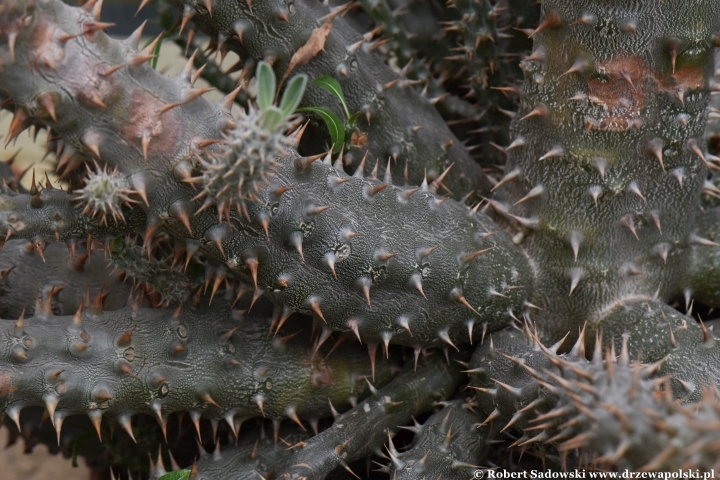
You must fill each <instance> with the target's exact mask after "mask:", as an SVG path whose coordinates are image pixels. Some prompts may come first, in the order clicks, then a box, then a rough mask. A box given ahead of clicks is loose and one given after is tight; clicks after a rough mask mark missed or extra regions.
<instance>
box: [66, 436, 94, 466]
mask: <svg viewBox="0 0 720 480" xmlns="http://www.w3.org/2000/svg"><path fill="white" fill-rule="evenodd" d="M94 436H95V433H86V434H84V435H80V436H79V437H78V438H76V439H75V441H74V442H73V446H72V456H71V458H72V466H73V467H75V468H77V466H78V462H77V456H78V452H79V451H80V447H81V446H82V444H83V443H85V440H87V439H88V438H90V437H94Z"/></svg>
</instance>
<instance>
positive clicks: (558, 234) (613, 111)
mask: <svg viewBox="0 0 720 480" xmlns="http://www.w3.org/2000/svg"><path fill="white" fill-rule="evenodd" d="M543 13H544V17H543V21H542V23H541V24H540V26H539V27H538V29H537V30H536V31H535V33H534V38H535V50H534V53H533V54H532V55H531V56H530V57H529V58H527V59H525V61H524V62H523V63H522V67H523V69H524V70H525V79H526V82H525V88H524V94H523V102H522V107H521V110H520V113H519V114H518V116H517V118H516V119H515V121H514V123H513V127H512V136H513V142H512V144H511V146H512V147H513V148H512V149H510V152H511V153H510V159H509V163H508V166H507V168H506V176H505V177H504V179H503V182H502V185H500V186H499V187H498V188H497V189H496V200H497V201H496V202H495V203H493V206H494V207H495V208H496V210H497V211H498V212H499V214H500V215H502V216H504V217H505V218H506V219H507V221H508V222H509V223H510V224H511V225H512V226H514V228H516V229H517V230H518V231H519V232H523V234H524V235H525V237H526V239H525V242H524V244H523V246H524V248H525V250H526V251H527V252H528V254H529V256H530V257H531V258H533V260H534V262H535V263H536V265H537V266H538V286H539V288H538V290H537V292H536V297H535V299H534V301H533V303H535V304H536V305H538V306H540V307H541V308H543V310H542V311H540V312H539V313H538V314H536V315H535V319H536V320H537V321H538V326H539V328H540V329H541V332H542V334H543V338H544V339H545V340H548V341H549V340H552V341H556V340H558V339H559V338H561V337H562V336H563V335H564V334H565V332H567V331H568V330H571V331H577V329H578V327H579V326H580V324H581V323H582V322H583V321H584V320H585V319H588V318H594V317H596V316H597V315H598V314H599V312H601V311H602V310H603V309H606V308H608V307H609V306H610V305H612V304H613V303H614V302H618V301H622V300H623V298H631V297H633V296H636V295H638V296H644V297H647V298H651V297H653V296H657V297H658V298H660V299H662V300H668V299H669V298H671V297H672V296H674V295H676V294H677V293H679V291H680V290H681V289H682V280H683V278H684V273H685V271H686V268H687V265H688V262H687V261H686V258H687V254H688V253H689V249H690V246H691V244H693V243H696V242H697V241H702V240H698V239H696V238H694V237H693V236H691V235H689V232H690V231H691V229H692V226H693V222H694V219H695V215H696V211H697V199H698V195H699V192H700V189H701V187H702V184H703V182H704V179H705V176H706V173H707V167H706V158H705V154H704V148H703V142H702V136H703V134H704V128H705V109H706V107H707V104H708V99H709V91H708V82H707V80H708V78H709V77H710V76H711V74H712V67H713V55H712V52H713V49H712V42H713V34H714V33H715V32H716V31H717V30H718V29H720V11H719V10H718V9H717V8H714V4H713V3H712V2H710V1H706V0H695V1H690V2H686V3H683V4H676V3H673V4H672V5H670V4H668V3H666V2H663V1H654V2H624V3H622V4H621V3H619V2H617V1H614V0H594V1H581V2H572V3H568V2H559V1H554V0H548V1H546V2H544V4H543Z"/></svg>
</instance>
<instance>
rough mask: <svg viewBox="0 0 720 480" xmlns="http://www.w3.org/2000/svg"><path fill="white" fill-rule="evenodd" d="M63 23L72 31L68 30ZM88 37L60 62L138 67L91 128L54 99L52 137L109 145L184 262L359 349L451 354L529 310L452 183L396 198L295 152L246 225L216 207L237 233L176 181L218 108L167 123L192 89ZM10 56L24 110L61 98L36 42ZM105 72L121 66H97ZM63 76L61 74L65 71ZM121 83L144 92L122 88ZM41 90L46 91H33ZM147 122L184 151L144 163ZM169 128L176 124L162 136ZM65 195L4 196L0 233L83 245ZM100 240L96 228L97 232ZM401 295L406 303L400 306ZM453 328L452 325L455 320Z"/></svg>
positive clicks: (182, 109)
mask: <svg viewBox="0 0 720 480" xmlns="http://www.w3.org/2000/svg"><path fill="white" fill-rule="evenodd" d="M47 5H49V6H52V5H55V4H54V3H52V2H49V3H48V4H47ZM43 8H47V9H49V8H50V7H48V6H44V7H43ZM52 8H57V9H58V12H55V13H54V15H56V16H59V17H61V18H63V19H65V17H72V16H73V15H74V16H75V17H77V16H81V17H82V15H85V14H84V13H78V12H82V10H79V9H72V8H71V7H66V6H62V7H59V6H55V7H52ZM43 12H44V10H43V11H42V12H40V11H39V12H36V14H35V15H33V19H34V20H33V22H35V23H31V25H37V24H39V23H40V22H41V21H44V20H42V19H43V18H45V16H44V15H47V16H48V18H49V19H48V20H47V21H54V20H52V17H50V14H49V13H47V14H46V13H43ZM219 17H221V16H220V15H218V18H219ZM75 21H77V19H76V20H75ZM64 22H65V23H70V22H71V19H65V20H64ZM6 23H8V24H9V25H15V24H16V23H13V22H6ZM71 27H73V28H78V27H76V26H75V25H67V26H66V28H67V29H68V30H72V28H71ZM83 28H84V27H83ZM40 30H41V29H40V27H39V26H36V28H30V27H26V28H24V29H23V30H22V31H21V36H23V35H28V36H32V35H39V32H40ZM33 32H35V33H33ZM93 35H95V36H93V37H92V38H93V39H94V40H95V43H92V42H90V41H86V40H85V39H84V37H82V36H80V37H78V38H77V39H73V40H70V41H68V42H67V43H66V44H65V48H66V49H70V47H71V46H72V47H73V48H75V47H77V50H76V51H75V50H72V51H71V52H67V53H66V56H65V57H63V58H65V59H67V57H68V55H71V54H72V55H75V56H76V57H78V59H79V60H82V59H84V58H85V56H88V55H89V54H88V53H87V50H88V49H90V50H91V51H92V52H93V53H96V54H97V56H95V55H93V56H92V58H93V59H96V60H94V61H96V62H97V61H98V60H97V58H100V59H103V58H106V57H109V58H112V57H113V56H122V58H123V60H126V61H130V64H129V65H128V66H125V67H122V68H121V69H119V70H117V71H115V72H114V73H112V74H111V75H110V76H109V78H112V79H114V80H113V81H114V82H117V89H118V91H117V92H115V93H114V94H113V96H112V97H111V98H110V97H109V98H107V99H106V100H107V101H108V102H110V99H112V100H114V103H113V102H110V103H109V104H108V108H107V109H104V108H101V107H98V106H96V105H95V106H93V107H92V108H91V107H87V108H88V109H90V110H92V115H88V117H89V118H88V119H87V122H86V123H83V121H84V120H85V117H83V116H82V115H81V114H83V112H84V110H83V109H84V108H86V107H82V108H76V107H74V105H75V104H79V102H76V101H74V100H72V99H69V98H68V99H64V97H62V96H61V97H60V98H59V99H58V100H57V101H56V111H55V113H56V117H57V121H55V120H53V119H50V123H51V124H52V125H53V129H57V130H58V132H60V133H61V134H62V135H63V136H68V137H70V138H75V136H76V135H77V134H78V131H79V132H83V131H84V132H85V133H83V138H84V139H86V140H87V138H89V137H88V132H94V131H102V137H103V141H102V142H101V143H100V145H99V148H100V153H101V156H102V158H103V159H105V160H106V161H107V162H108V163H109V164H112V165H116V166H118V168H120V169H121V170H122V171H123V172H125V173H126V174H128V175H129V183H130V184H132V185H133V188H134V189H135V190H136V191H139V192H140V191H141V192H143V193H142V195H141V196H146V197H147V199H148V204H149V207H147V208H146V211H145V212H143V213H144V215H145V216H146V217H147V222H146V225H147V230H148V235H151V234H152V232H154V230H155V229H156V228H158V227H162V228H165V229H166V230H168V231H169V232H170V233H171V235H172V236H173V238H174V240H175V241H176V243H177V244H178V245H180V246H184V247H185V248H186V249H187V253H188V255H192V254H193V253H194V252H195V251H197V250H198V249H199V248H201V247H202V248H203V252H204V253H205V254H206V255H207V256H208V257H209V258H210V259H212V260H214V261H217V262H220V261H222V260H225V262H226V263H227V265H228V267H230V268H231V269H232V270H234V271H236V272H237V273H239V274H240V275H241V278H242V279H243V280H244V281H245V283H246V284H248V285H253V286H254V287H255V288H256V291H257V292H258V293H257V294H258V295H259V294H260V293H261V292H263V291H266V292H268V293H270V294H271V295H272V296H273V298H274V300H275V301H276V303H277V304H279V305H280V306H282V307H283V308H284V310H285V313H284V314H283V317H287V316H288V315H289V314H290V313H291V312H292V311H302V312H305V313H309V314H314V315H315V316H316V317H318V318H320V319H321V320H323V321H324V322H327V324H328V325H327V326H328V328H331V329H334V330H346V331H351V330H352V331H354V332H356V335H357V336H358V337H360V338H362V340H363V341H368V342H373V343H375V344H377V343H380V342H383V343H385V345H387V344H388V343H390V342H391V341H392V342H393V343H401V344H405V345H412V346H418V347H421V346H429V345H446V344H450V345H454V344H455V343H460V342H466V341H472V340H473V339H474V338H479V337H480V336H481V335H482V334H483V332H485V331H487V330H488V329H489V330H494V329H497V328H501V327H502V326H504V325H506V324H507V323H508V322H509V321H512V319H513V318H519V316H520V315H521V314H522V312H523V311H524V309H525V305H524V302H525V300H526V299H527V298H528V296H529V295H530V290H531V288H532V278H533V275H532V272H531V270H530V267H529V265H528V262H527V259H526V258H525V257H524V256H523V255H522V253H521V252H520V250H518V249H517V247H515V246H514V245H513V244H512V242H511V241H510V238H509V237H507V236H506V235H505V234H504V233H503V232H502V231H499V229H498V228H496V226H495V225H494V224H493V223H492V222H491V221H490V219H489V218H488V217H486V216H485V215H483V214H481V213H476V212H474V211H470V210H469V209H468V208H466V207H465V206H463V205H462V204H460V203H457V202H455V201H453V200H448V199H444V198H442V197H439V196H438V195H436V194H435V193H434V192H435V191H436V190H437V189H438V188H441V186H440V185H441V184H444V182H445V180H444V179H437V182H435V183H433V184H432V185H430V186H428V185H427V183H424V184H423V186H422V187H421V188H420V189H409V188H398V187H394V186H391V185H390V184H391V183H392V177H391V175H390V174H388V175H386V176H385V179H384V180H385V181H384V182H379V181H377V180H374V179H363V178H359V177H349V176H347V175H346V174H345V173H344V172H342V168H333V167H331V166H330V165H325V164H320V162H316V163H311V161H310V160H309V159H304V158H301V157H298V156H297V154H295V153H293V152H289V153H288V154H287V155H286V156H285V157H284V158H278V159H276V160H275V163H276V164H277V165H276V172H275V174H274V175H270V178H269V179H268V182H269V184H270V185H268V186H265V187H263V188H261V189H260V191H258V192H257V193H256V197H257V198H258V201H257V202H254V203H251V204H248V206H247V211H248V215H247V216H244V215H243V216H241V215H240V214H239V213H238V212H234V211H233V212H230V209H229V207H228V206H227V205H223V204H222V203H221V204H220V205H218V210H219V211H220V214H224V215H225V217H226V220H228V224H222V223H218V222H217V219H216V218H217V217H216V216H215V215H216V213H215V212H213V208H212V200H210V201H209V202H210V203H206V204H203V205H201V204H200V201H199V200H193V198H192V190H191V187H190V186H185V185H179V184H178V183H177V182H175V181H174V180H171V179H170V178H169V177H170V176H171V173H170V169H171V168H173V167H174V172H176V173H178V172H180V173H178V175H179V176H180V177H181V178H182V174H183V172H184V174H185V175H186V177H185V179H186V180H189V172H190V171H192V165H190V164H189V160H188V158H187V157H188V156H189V155H190V154H191V153H192V151H193V150H192V148H191V147H190V146H192V145H193V138H195V139H197V138H196V136H193V132H194V131H196V130H197V129H195V128H194V126H193V125H190V121H189V118H190V115H195V116H196V117H197V118H202V119H205V120H207V121H205V122H204V123H203V125H201V129H205V130H212V128H211V126H213V125H214V126H215V128H216V130H215V131H213V132H209V133H212V134H213V135H215V134H219V133H218V131H217V129H219V128H220V126H221V125H222V124H223V123H224V120H225V117H224V116H223V115H222V113H221V112H222V109H221V108H219V107H218V108H214V107H212V106H210V105H209V104H207V103H206V102H204V100H202V99H199V98H198V99H194V100H192V101H190V102H189V103H187V104H184V105H180V106H178V107H175V108H171V109H170V110H168V111H166V112H165V113H159V112H160V111H161V110H163V108H164V106H165V104H164V103H163V102H160V101H159V100H157V98H158V97H160V98H163V95H165V96H174V95H180V96H182V94H181V93H179V92H182V91H184V90H182V89H181V88H180V87H178V83H180V84H183V85H184V83H183V82H185V80H182V78H181V80H180V81H179V82H175V81H172V80H169V79H166V78H164V77H161V76H160V75H158V74H157V73H155V72H154V71H152V70H151V69H149V67H146V66H145V67H134V66H132V61H133V60H132V59H134V58H136V57H137V56H138V55H141V54H139V53H132V52H131V51H130V50H129V49H128V48H127V47H124V46H121V45H120V44H118V43H117V42H115V41H113V40H110V39H107V38H106V37H104V36H102V34H101V33H99V32H93ZM58 41H59V40H58ZM21 46H22V47H21ZM15 50H16V52H15V53H16V56H17V57H18V60H17V61H16V62H14V63H11V65H10V66H7V67H6V68H5V69H4V71H3V72H2V73H1V74H0V82H5V83H7V84H8V87H6V88H9V87H10V86H11V87H12V88H13V89H17V91H16V92H14V95H13V96H14V97H15V99H16V102H17V103H18V104H27V101H22V99H23V98H25V97H28V96H29V97H30V98H35V97H36V96H38V95H39V93H38V92H36V93H34V94H29V93H28V90H32V88H37V89H40V90H41V91H42V89H43V88H56V87H55V86H51V85H49V84H48V85H45V84H43V83H42V82H46V80H44V78H45V77H44V76H40V75H37V74H36V73H35V72H34V70H33V68H34V67H32V65H27V64H23V63H21V62H20V61H19V60H20V58H21V57H20V52H21V51H22V52H25V50H27V51H28V52H29V53H28V55H30V54H31V53H33V52H36V51H37V48H36V47H34V46H33V44H29V45H24V44H22V43H20V38H19V39H18V43H17V44H16V48H15ZM116 50H118V51H116ZM128 52H129V53H128ZM6 53H7V52H6ZM128 59H129V60H128ZM101 63H113V62H110V60H101ZM23 65H25V66H24V67H23ZM11 67H12V68H11ZM63 67H64V64H63ZM56 68H57V69H58V70H61V66H60V65H57V66H56ZM68 68H69V67H68ZM145 68H147V69H148V70H145ZM21 72H22V73H24V74H27V75H29V76H30V78H31V80H32V81H28V82H23V83H22V84H21V83H20V82H19V81H18V78H15V77H18V76H19V75H20V73H21ZM72 73H73V72H68V73H67V74H68V75H70V78H69V79H63V80H58V81H59V82H60V81H65V82H67V81H70V80H72V78H73V77H72V76H71V75H72ZM76 75H77V74H76ZM136 76H138V77H139V78H135V77H136ZM103 78H105V77H103ZM125 80H127V81H128V82H130V81H131V80H132V84H133V85H135V84H136V83H139V84H141V85H143V87H144V88H138V89H134V90H127V91H125V90H122V88H121V87H122V85H123V83H122V82H123V81H125ZM35 81H36V82H39V83H40V84H39V85H37V86H34V84H33V82H35ZM105 81H109V80H105ZM3 85H4V84H3ZM142 92H146V93H147V95H146V93H142ZM151 93H152V94H151ZM138 95H140V96H143V95H145V96H146V97H147V99H146V100H147V101H146V102H145V103H140V104H137V105H136V104H134V103H132V101H131V99H132V98H134V97H137V96H138ZM145 96H143V98H145ZM150 99H154V100H153V101H154V102H155V103H153V101H150ZM128 103H129V104H130V106H129V107H128V105H127V104H128ZM155 104H157V105H156V107H157V108H158V109H159V110H155V111H153V110H152V108H151V107H152V106H153V105H155ZM133 105H135V107H133ZM128 108H129V110H130V113H128V111H127V110H128ZM133 108H136V109H139V110H138V111H135V110H133ZM21 111H22V110H21ZM133 112H135V113H133ZM138 112H141V113H142V114H143V116H142V118H146V116H147V115H150V117H149V118H152V119H156V120H157V121H159V122H161V123H162V125H163V129H162V132H163V133H161V134H160V136H159V137H158V138H157V139H155V137H152V136H151V137H152V138H151V139H150V140H151V144H150V145H152V142H153V141H156V140H157V141H158V143H162V142H164V141H166V140H167V141H170V137H168V138H167V139H165V137H164V136H165V135H172V139H174V140H175V141H177V143H173V144H172V146H171V147H168V150H167V151H154V150H152V148H151V149H150V150H149V151H148V155H152V161H149V162H147V163H145V161H144V160H143V158H142V152H143V149H142V148H139V149H138V148H137V147H138V145H137V142H135V144H133V140H132V139H129V138H125V137H123V132H125V131H126V130H127V128H133V129H134V128H138V127H140V126H141V125H143V123H142V122H138V121H137V120H135V121H133V118H134V117H133V115H135V116H137V115H140V113H138ZM148 112H150V113H148ZM153 112H154V113H153ZM128 115H130V116H129V117H128ZM247 115H250V114H247ZM78 116H80V118H79V119H77V117H78ZM176 116H177V118H176ZM90 119H92V123H91V120H90ZM71 120H72V121H71ZM153 121H155V120H153ZM168 121H170V122H171V123H170V124H168V125H165V122H168ZM103 122H105V123H109V122H112V123H113V124H114V125H121V127H120V128H119V129H115V130H112V129H110V128H108V129H107V131H106V130H105V129H101V130H97V129H98V126H97V125H103ZM126 123H127V124H126ZM153 125H156V123H153ZM83 129H84V130H83ZM173 129H175V130H176V131H173ZM116 130H117V131H116ZM146 133H147V132H146ZM143 135H144V134H143ZM90 137H92V135H91V136H90ZM92 138H94V137H92ZM143 138H146V137H143ZM136 140H137V139H136ZM140 140H142V138H141V139H140ZM83 141H85V140H83ZM228 141H229V142H232V139H229V140H228ZM183 142H185V145H186V146H185V147H183V146H182V145H183ZM133 145H135V147H133ZM111 147H112V148H111ZM140 147H142V142H141V145H140ZM161 147H162V145H158V147H157V148H158V149H160V148H161ZM105 148H107V149H108V150H107V152H106V151H105V150H104V149H105ZM233 152H234V150H233V149H230V153H233ZM186 167H187V168H186ZM188 168H189V170H188ZM137 170H139V173H136V171H137ZM373 176H374V174H373ZM445 178H447V177H445ZM258 183H259V182H258ZM231 187H232V188H237V187H236V186H231ZM217 188H220V187H217ZM258 188H259V187H258ZM288 189H290V190H288ZM26 197H27V198H26ZM67 197H68V194H65V193H64V192H58V191H55V190H52V191H48V190H45V191H42V192H40V193H39V194H38V198H37V199H33V197H29V196H22V195H14V196H11V194H10V193H9V192H8V193H7V195H6V196H5V197H3V198H2V202H3V203H2V204H0V207H2V208H0V210H2V213H1V214H0V224H1V225H0V227H1V228H4V229H6V230H9V231H11V233H13V234H15V235H19V236H24V237H27V238H35V237H37V236H40V237H42V238H47V239H51V238H53V236H56V237H58V238H60V239H69V238H78V237H80V238H82V237H84V235H85V234H86V233H87V232H86V230H87V229H88V225H87V223H88V222H91V223H92V222H93V221H94V220H92V219H90V218H88V217H82V215H80V214H79V212H78V209H74V210H73V209H71V208H70V201H69V199H68V198H67ZM215 201H216V202H220V200H218V199H215ZM35 205H39V207H36V206H35ZM328 207H329V208H328ZM126 210H127V209H126V208H122V209H121V210H120V211H121V212H122V215H123V216H124V217H125V219H126V221H127V224H124V225H123V228H125V229H128V230H133V231H142V230H143V227H142V226H141V225H139V223H140V220H141V219H142V214H140V213H136V212H139V210H140V209H139V208H133V209H131V212H132V213H128V214H126V213H125V212H126ZM379 212H383V215H379ZM136 215H137V217H136ZM386 217H387V218H386ZM388 218H394V219H396V220H397V221H395V220H391V221H389V220H388ZM248 219H249V221H248ZM95 223H100V222H97V221H95ZM111 227H113V228H116V227H114V224H113V223H112V222H111V221H110V220H109V219H108V224H107V226H104V225H100V226H99V227H98V228H101V229H103V228H104V229H111ZM93 228H94V229H95V228H96V227H95V225H94V224H93ZM97 232H98V230H97V229H96V230H95V234H96V235H97ZM114 233H115V234H118V233H122V232H117V231H114ZM418 233H420V235H418ZM146 241H147V238H146ZM436 247H437V248H436ZM400 298H402V299H403V300H402V301H399V299H400ZM449 319H452V322H450V323H448V320H449Z"/></svg>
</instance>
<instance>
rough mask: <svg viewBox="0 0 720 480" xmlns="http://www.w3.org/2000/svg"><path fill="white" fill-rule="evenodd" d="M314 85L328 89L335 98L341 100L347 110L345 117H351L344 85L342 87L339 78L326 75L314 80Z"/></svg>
mask: <svg viewBox="0 0 720 480" xmlns="http://www.w3.org/2000/svg"><path fill="white" fill-rule="evenodd" d="M313 85H315V86H316V87H320V88H322V89H323V90H327V91H328V92H330V93H332V95H333V96H334V97H335V98H337V99H338V100H340V103H341V104H342V107H343V110H344V111H345V118H350V111H349V110H348V107H347V104H346V103H345V96H344V95H343V92H342V87H340V83H338V81H337V80H335V79H334V78H333V77H328V76H324V77H320V78H316V79H315V80H313Z"/></svg>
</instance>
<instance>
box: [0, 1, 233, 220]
mask: <svg viewBox="0 0 720 480" xmlns="http://www.w3.org/2000/svg"><path fill="white" fill-rule="evenodd" d="M94 5H95V3H92V4H89V6H88V7H87V8H75V7H70V6H68V5H65V4H64V3H62V2H59V1H48V2H38V3H32V2H26V1H24V0H22V1H17V2H16V1H9V2H7V4H6V5H5V11H4V12H3V16H2V18H1V19H0V31H2V33H3V34H4V36H3V40H2V44H0V58H2V60H3V69H2V72H0V85H1V90H2V91H3V92H4V93H5V94H7V95H8V96H9V97H10V98H12V100H13V101H14V104H15V117H14V120H13V123H12V128H11V131H10V133H9V136H10V138H13V137H15V136H17V135H18V134H19V133H20V132H21V131H22V130H23V129H24V128H26V127H27V126H29V124H30V123H31V122H35V123H38V122H39V123H42V124H45V125H48V126H49V127H51V128H52V130H53V132H56V133H57V134H58V135H60V136H61V137H62V138H63V139H64V141H65V143H66V150H68V149H69V147H71V149H72V150H73V151H78V152H82V153H86V154H88V155H90V156H91V157H95V158H99V159H100V161H101V162H102V163H104V164H106V165H108V166H110V167H115V168H117V169H119V170H120V172H121V173H123V174H124V175H125V176H126V182H127V185H128V186H129V188H131V189H132V191H133V192H135V194H134V195H132V198H133V199H134V200H135V201H138V202H141V203H140V205H141V206H143V207H144V209H145V213H146V215H147V218H148V220H147V224H148V228H150V229H151V231H155V230H156V229H157V228H159V227H161V226H164V227H165V228H167V229H169V230H172V229H173V228H176V229H179V230H180V231H184V230H185V227H184V225H183V220H182V218H181V217H182V216H183V215H182V213H183V212H184V210H183V208H182V207H183V206H184V205H185V203H186V202H187V201H188V200H189V199H190V198H192V197H193V196H194V195H195V193H194V191H193V190H192V188H191V187H190V186H189V185H184V184H181V183H178V182H177V180H178V179H182V178H184V176H183V173H186V172H187V168H188V166H189V168H190V169H191V168H192V165H191V164H190V162H191V159H192V157H193V155H194V154H196V153H198V152H200V151H201V150H202V148H203V147H204V146H205V145H207V141H208V139H219V138H220V132H221V131H222V130H223V129H224V128H226V127H227V126H228V125H230V124H231V121H230V119H229V117H228V115H227V113H226V111H225V106H224V105H222V104H221V105H212V104H210V103H208V102H206V101H205V100H204V99H202V98H198V97H199V96H200V95H201V94H202V93H204V92H203V91H202V90H199V89H194V88H193V87H192V83H191V79H192V75H191V73H192V72H191V68H186V69H184V70H183V71H182V72H181V73H180V74H179V75H178V76H177V77H176V78H174V79H171V78H168V77H165V76H163V75H161V74H159V73H157V72H156V71H155V70H153V69H152V68H151V67H150V65H149V64H148V61H149V60H150V59H151V58H152V55H151V53H152V49H153V48H154V45H149V46H148V47H147V48H145V49H144V50H142V51H138V49H137V45H138V42H139V41H140V35H141V32H142V29H140V30H138V31H136V32H135V33H134V34H133V35H131V36H130V38H128V39H127V40H126V41H125V42H121V41H118V40H114V39H110V38H109V37H108V36H107V35H105V34H104V33H103V32H102V31H101V29H102V28H104V26H105V24H104V23H102V22H100V19H99V16H100V6H94ZM67 206H69V203H68V204H67V205H65V207H67ZM120 207H121V206H116V208H117V209H118V210H119V211H123V212H124V210H122V209H121V208H120ZM64 210H65V209H63V211H61V212H58V215H59V216H60V217H61V218H60V220H62V221H65V220H63V219H62V216H63V214H64V213H65V212H64ZM138 210H140V209H138V208H135V209H133V212H135V211H138ZM38 213H39V211H38ZM133 215H134V213H133ZM138 216H139V214H138ZM126 219H127V218H126ZM78 220H80V221H82V222H88V221H90V219H88V218H85V219H78ZM127 220H128V222H130V220H129V219H127ZM198 221H202V219H198ZM44 227H46V228H47V229H50V228H49V227H50V225H45V226H44ZM136 227H137V225H135V226H134V227H133V229H136ZM67 228H69V226H68V225H65V226H63V227H62V229H63V230H65V229H67ZM143 229H144V228H143ZM49 233H51V234H52V233H54V230H50V232H49Z"/></svg>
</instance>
